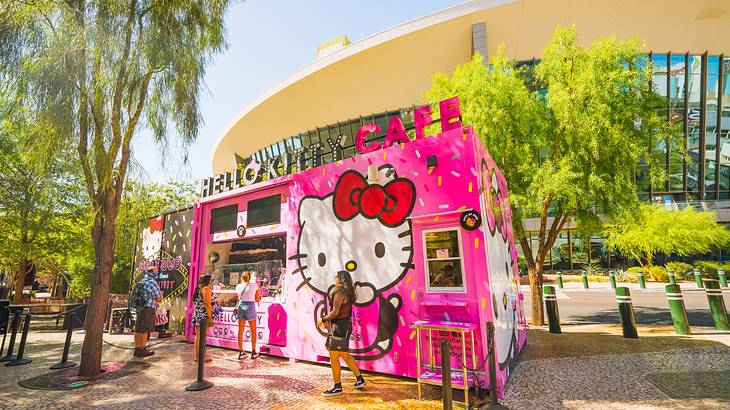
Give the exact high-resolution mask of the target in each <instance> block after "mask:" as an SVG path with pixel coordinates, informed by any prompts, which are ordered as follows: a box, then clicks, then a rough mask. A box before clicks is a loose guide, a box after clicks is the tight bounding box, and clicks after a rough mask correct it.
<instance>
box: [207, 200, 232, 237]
mask: <svg viewBox="0 0 730 410" xmlns="http://www.w3.org/2000/svg"><path fill="white" fill-rule="evenodd" d="M237 215H238V205H235V204H234V205H229V206H223V207H220V208H216V209H214V210H213V212H211V220H210V233H217V232H226V231H235V230H236V218H237Z"/></svg>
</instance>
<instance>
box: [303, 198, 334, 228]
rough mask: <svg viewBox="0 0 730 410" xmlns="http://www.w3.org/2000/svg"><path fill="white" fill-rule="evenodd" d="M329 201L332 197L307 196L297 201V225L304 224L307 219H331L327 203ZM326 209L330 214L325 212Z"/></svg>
mask: <svg viewBox="0 0 730 410" xmlns="http://www.w3.org/2000/svg"><path fill="white" fill-rule="evenodd" d="M331 202H332V197H327V198H325V199H321V198H315V197H307V198H304V199H302V201H301V202H300V203H299V225H304V223H305V222H307V221H317V220H329V219H331V214H332V212H331V206H330V205H327V204H328V203H331ZM328 208H329V209H328ZM327 211H330V212H329V213H330V215H328V214H327ZM328 216H329V217H328Z"/></svg>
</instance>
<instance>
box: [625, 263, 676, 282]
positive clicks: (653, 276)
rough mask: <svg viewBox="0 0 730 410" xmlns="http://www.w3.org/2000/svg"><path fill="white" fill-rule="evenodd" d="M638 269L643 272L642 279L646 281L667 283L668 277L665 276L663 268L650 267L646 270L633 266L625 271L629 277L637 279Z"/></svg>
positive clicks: (665, 271)
mask: <svg viewBox="0 0 730 410" xmlns="http://www.w3.org/2000/svg"><path fill="white" fill-rule="evenodd" d="M639 269H641V270H643V271H644V277H645V278H646V279H647V280H653V281H656V282H669V275H668V274H667V270H666V269H665V268H664V267H663V266H654V265H652V266H648V267H646V268H642V267H640V266H633V267H631V268H628V269H627V270H628V271H629V273H630V274H631V275H633V276H635V277H637V276H638V274H639Z"/></svg>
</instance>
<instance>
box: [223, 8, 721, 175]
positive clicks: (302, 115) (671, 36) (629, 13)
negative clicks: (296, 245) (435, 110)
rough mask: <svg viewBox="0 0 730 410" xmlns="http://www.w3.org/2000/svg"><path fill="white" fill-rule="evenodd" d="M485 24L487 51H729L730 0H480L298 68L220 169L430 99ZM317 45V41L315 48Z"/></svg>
mask: <svg viewBox="0 0 730 410" xmlns="http://www.w3.org/2000/svg"><path fill="white" fill-rule="evenodd" d="M477 23H486V28H487V50H488V53H489V54H490V55H491V53H493V52H495V51H496V50H497V47H498V45H499V44H504V45H505V46H506V51H507V54H508V56H509V57H510V58H513V59H515V60H527V59H531V58H535V57H536V58H539V57H540V56H541V55H542V51H543V49H544V47H545V46H546V45H547V44H548V43H549V41H550V38H551V35H552V33H553V31H554V30H555V28H556V27H557V26H568V25H571V24H576V26H577V29H578V32H579V36H580V37H579V38H580V41H581V42H582V43H583V44H586V45H587V44H588V43H590V42H591V41H593V40H594V39H596V38H597V37H603V36H608V35H612V34H616V35H617V36H618V37H622V38H628V37H639V38H641V39H642V40H643V41H644V42H646V47H647V50H654V51H655V52H656V51H675V52H682V53H684V52H687V51H689V52H693V53H702V52H704V51H709V53H710V54H722V53H725V54H730V29H729V28H730V2H727V1H723V0H709V1H696V2H686V1H683V0H643V1H634V0H613V1H608V0H604V1H577V0H552V1H544V0H476V1H470V2H467V3H463V4H459V5H456V6H453V7H450V8H447V9H445V10H442V11H439V12H436V13H433V14H430V15H427V16H424V17H421V18H418V19H415V20H411V21H408V22H406V23H403V24H400V25H398V26H395V27H393V28H390V29H388V30H385V31H383V32H381V33H378V34H375V35H372V36H370V37H367V38H365V39H363V40H361V41H358V42H356V43H352V44H350V45H347V46H345V47H344V48H342V49H340V50H338V51H335V52H334V53H332V54H329V55H327V56H325V57H322V58H320V59H318V60H316V61H315V62H313V63H311V64H309V65H307V66H305V67H303V68H301V69H299V70H298V71H296V72H294V73H292V74H291V75H289V76H287V77H286V78H284V79H282V80H281V81H280V82H279V83H277V84H275V85H274V86H273V87H272V88H271V89H269V90H268V91H267V92H265V93H264V94H262V95H261V96H259V97H258V98H256V99H255V100H254V101H252V102H251V104H249V105H248V106H247V107H245V108H244V109H243V110H242V111H241V113H240V114H239V115H238V117H237V118H236V119H235V120H234V121H233V123H232V124H231V125H230V127H229V128H228V130H227V131H226V132H225V133H224V134H223V136H222V137H221V138H220V139H219V140H218V142H217V144H216V147H215V149H214V151H213V156H212V170H213V173H214V174H215V173H219V172H223V171H226V170H229V169H231V168H233V167H234V159H233V158H234V153H235V154H238V155H239V156H241V157H246V156H249V155H250V154H252V153H253V152H255V151H256V150H258V149H260V148H262V147H264V146H266V145H269V144H272V143H275V142H277V141H280V140H282V139H284V138H288V137H290V136H292V135H295V134H298V133H300V132H303V131H306V130H311V129H314V128H316V127H317V126H324V125H327V124H332V123H337V122H338V121H344V120H347V119H350V118H357V117H358V116H360V115H366V114H370V113H377V112H382V111H386V110H392V109H396V108H399V107H408V106H411V105H418V104H423V103H424V100H423V98H422V94H423V92H424V91H425V90H427V89H428V88H429V87H430V85H431V77H432V76H433V74H435V73H436V72H439V71H441V72H446V73H451V72H452V71H453V69H454V68H455V67H456V66H458V65H460V64H463V63H465V62H466V61H468V60H469V58H470V55H471V25H472V24H477ZM313 47H314V45H313Z"/></svg>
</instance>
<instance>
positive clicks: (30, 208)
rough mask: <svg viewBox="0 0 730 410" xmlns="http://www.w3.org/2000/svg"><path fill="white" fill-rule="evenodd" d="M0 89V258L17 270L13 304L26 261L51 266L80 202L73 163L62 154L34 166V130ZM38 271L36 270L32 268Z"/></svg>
mask: <svg viewBox="0 0 730 410" xmlns="http://www.w3.org/2000/svg"><path fill="white" fill-rule="evenodd" d="M3 91H7V90H0V232H2V233H3V246H2V248H0V261H2V262H3V265H5V267H11V269H12V270H13V271H16V270H17V272H18V273H17V275H16V277H15V280H14V283H15V285H14V290H15V295H14V297H13V303H21V302H22V298H23V285H24V284H25V276H26V271H27V270H28V267H29V266H30V263H31V262H33V263H35V266H36V268H37V269H38V270H39V271H40V267H41V265H42V264H49V265H51V266H55V262H58V260H59V259H60V258H63V255H65V254H66V253H67V252H68V251H69V250H70V247H72V246H74V245H73V244H74V238H73V237H66V235H65V233H67V232H68V231H69V229H68V228H69V226H70V224H73V223H74V222H75V221H78V220H79V218H80V216H81V214H82V209H83V208H84V206H85V204H84V203H83V202H79V201H78V200H77V199H76V198H78V197H79V195H78V189H77V182H78V180H77V179H76V177H77V176H78V173H77V171H78V170H77V169H76V165H77V164H76V163H75V162H74V161H68V160H66V158H64V157H63V156H56V157H53V158H50V160H49V162H48V163H47V164H44V165H43V166H42V167H41V166H38V164H36V163H35V162H34V160H33V158H32V155H31V153H30V152H29V150H28V147H25V146H24V145H23V142H24V141H25V140H26V138H27V137H28V135H29V134H32V133H38V132H46V131H47V130H44V129H42V128H41V129H39V127H38V126H37V125H38V124H35V123H34V120H33V118H31V117H30V115H29V113H27V112H24V111H23V110H18V109H17V108H18V106H17V105H16V104H14V103H13V102H11V101H10V99H9V98H7V97H8V96H9V94H7V93H3ZM38 273H40V272H38Z"/></svg>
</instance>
